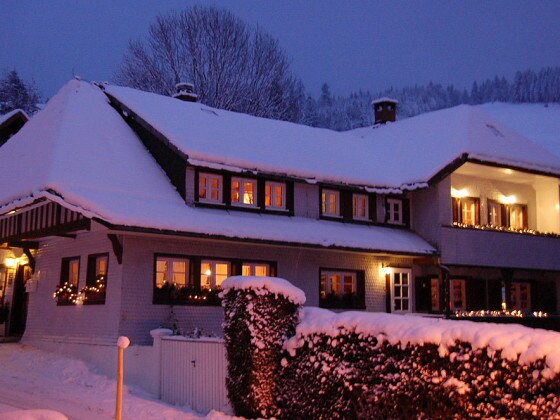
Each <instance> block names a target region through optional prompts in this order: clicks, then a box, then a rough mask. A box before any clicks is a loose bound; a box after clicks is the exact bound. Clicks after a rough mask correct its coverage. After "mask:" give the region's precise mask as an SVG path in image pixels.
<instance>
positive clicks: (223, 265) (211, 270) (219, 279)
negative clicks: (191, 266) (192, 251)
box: [200, 260, 231, 290]
mask: <svg viewBox="0 0 560 420" xmlns="http://www.w3.org/2000/svg"><path fill="white" fill-rule="evenodd" d="M230 272H231V268H230V263H229V262H227V261H211V260H203V261H202V262H201V263H200V288H201V289H202V290H214V289H217V288H221V285H222V283H223V282H224V280H225V279H227V278H228V277H229V276H230Z"/></svg>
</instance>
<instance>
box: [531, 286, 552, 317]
mask: <svg viewBox="0 0 560 420" xmlns="http://www.w3.org/2000/svg"><path fill="white" fill-rule="evenodd" d="M531 305H532V308H533V310H535V311H543V312H547V313H554V312H556V284H555V283H554V282H553V281H540V282H532V283H531Z"/></svg>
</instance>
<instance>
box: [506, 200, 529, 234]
mask: <svg viewBox="0 0 560 420" xmlns="http://www.w3.org/2000/svg"><path fill="white" fill-rule="evenodd" d="M507 209H508V211H507V219H508V220H507V227H508V228H510V229H514V230H526V229H528V227H529V220H528V215H529V211H528V206H527V204H522V203H514V204H508V206H507ZM519 217H521V225H519V224H514V223H513V221H514V220H515V221H518V220H519ZM519 226H521V227H519Z"/></svg>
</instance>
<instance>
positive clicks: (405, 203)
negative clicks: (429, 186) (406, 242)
mask: <svg viewBox="0 0 560 420" xmlns="http://www.w3.org/2000/svg"><path fill="white" fill-rule="evenodd" d="M401 203H402V216H403V223H404V225H405V226H406V227H410V200H409V199H407V198H403V199H402V202H401Z"/></svg>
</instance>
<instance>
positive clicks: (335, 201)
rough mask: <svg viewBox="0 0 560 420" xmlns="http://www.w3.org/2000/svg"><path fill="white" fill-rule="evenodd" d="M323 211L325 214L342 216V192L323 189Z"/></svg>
mask: <svg viewBox="0 0 560 420" xmlns="http://www.w3.org/2000/svg"><path fill="white" fill-rule="evenodd" d="M321 213H322V215H323V216H329V217H340V192H339V191H336V190H327V189H323V190H322V192H321Z"/></svg>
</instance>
